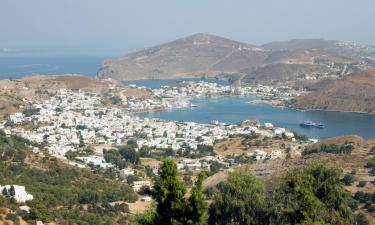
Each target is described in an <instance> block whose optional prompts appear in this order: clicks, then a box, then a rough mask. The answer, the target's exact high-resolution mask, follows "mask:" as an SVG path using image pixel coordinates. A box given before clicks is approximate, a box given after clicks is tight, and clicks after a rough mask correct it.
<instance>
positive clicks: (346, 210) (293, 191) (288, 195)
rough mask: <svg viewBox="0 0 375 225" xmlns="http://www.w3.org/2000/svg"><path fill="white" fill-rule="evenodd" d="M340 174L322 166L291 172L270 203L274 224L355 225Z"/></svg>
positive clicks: (323, 164) (337, 170)
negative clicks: (316, 224)
mask: <svg viewBox="0 0 375 225" xmlns="http://www.w3.org/2000/svg"><path fill="white" fill-rule="evenodd" d="M340 176H341V170H339V169H338V168H337V167H335V166H333V165H331V164H328V163H325V162H322V163H312V164H310V165H308V166H307V167H306V168H304V169H291V170H289V171H288V173H287V175H286V176H285V178H284V179H283V180H282V183H281V185H280V187H279V188H278V189H277V190H276V191H275V192H274V194H273V196H272V199H271V201H270V206H271V224H306V223H307V224H310V223H313V222H315V223H316V222H318V223H321V224H348V225H349V224H352V222H353V218H354V217H353V212H352V210H351V208H350V202H351V197H350V196H349V194H348V193H347V192H346V191H345V189H344V188H343V186H342V184H341V181H340Z"/></svg>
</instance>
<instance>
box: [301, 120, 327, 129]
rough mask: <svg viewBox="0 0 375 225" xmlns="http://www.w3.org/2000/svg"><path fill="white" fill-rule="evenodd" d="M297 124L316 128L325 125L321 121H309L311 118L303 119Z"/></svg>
mask: <svg viewBox="0 0 375 225" xmlns="http://www.w3.org/2000/svg"><path fill="white" fill-rule="evenodd" d="M299 125H300V126H301V127H316V128H321V129H323V128H324V127H325V125H324V124H322V123H316V122H314V121H311V120H306V121H303V122H302V123H300V124H299Z"/></svg>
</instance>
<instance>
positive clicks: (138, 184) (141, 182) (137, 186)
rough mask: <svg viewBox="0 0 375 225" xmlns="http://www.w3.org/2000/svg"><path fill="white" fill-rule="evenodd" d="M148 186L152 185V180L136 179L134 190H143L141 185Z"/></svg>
mask: <svg viewBox="0 0 375 225" xmlns="http://www.w3.org/2000/svg"><path fill="white" fill-rule="evenodd" d="M143 186H146V187H151V182H150V181H148V180H140V181H134V183H133V190H134V191H135V192H138V191H139V190H141V187H143Z"/></svg>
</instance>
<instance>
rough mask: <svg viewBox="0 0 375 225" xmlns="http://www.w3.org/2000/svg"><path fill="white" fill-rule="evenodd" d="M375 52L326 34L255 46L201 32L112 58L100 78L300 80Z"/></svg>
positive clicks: (336, 70) (357, 64) (358, 64)
mask: <svg viewBox="0 0 375 225" xmlns="http://www.w3.org/2000/svg"><path fill="white" fill-rule="evenodd" d="M374 52H375V50H374V49H372V48H368V47H364V46H359V45H354V44H348V43H341V42H338V41H327V40H321V39H306V40H291V41H286V42H274V43H270V44H266V45H263V46H254V45H250V44H246V43H241V42H237V41H233V40H229V39H226V38H222V37H218V36H214V35H208V34H195V35H191V36H188V37H185V38H181V39H178V40H175V41H172V42H169V43H166V44H162V45H159V46H155V47H152V48H147V49H143V50H140V51H137V52H133V53H130V54H127V55H125V56H124V57H121V58H118V59H113V60H108V61H107V62H105V63H104V64H103V65H102V66H101V68H100V70H99V71H98V77H99V78H114V79H117V80H142V79H174V78H191V77H201V76H207V77H230V78H234V77H236V78H237V79H242V78H243V79H242V83H253V82H256V83H257V82H270V81H274V82H279V81H294V80H297V78H299V77H300V78H301V79H304V77H311V76H313V77H314V78H318V79H320V78H321V77H326V78H327V77H330V76H343V75H346V74H348V73H350V72H353V71H356V69H358V68H360V69H362V68H363V67H365V66H368V65H369V64H371V65H375V63H374V62H375V54H374ZM344 68H345V69H344ZM232 80H233V79H232Z"/></svg>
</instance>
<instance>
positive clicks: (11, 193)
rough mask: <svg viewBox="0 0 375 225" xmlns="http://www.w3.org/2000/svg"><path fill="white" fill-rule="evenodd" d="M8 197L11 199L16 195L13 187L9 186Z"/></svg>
mask: <svg viewBox="0 0 375 225" xmlns="http://www.w3.org/2000/svg"><path fill="white" fill-rule="evenodd" d="M9 195H10V196H12V197H13V196H15V195H16V189H15V188H14V186H13V185H12V186H10V188H9Z"/></svg>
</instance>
